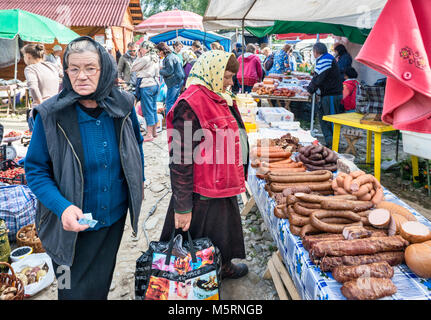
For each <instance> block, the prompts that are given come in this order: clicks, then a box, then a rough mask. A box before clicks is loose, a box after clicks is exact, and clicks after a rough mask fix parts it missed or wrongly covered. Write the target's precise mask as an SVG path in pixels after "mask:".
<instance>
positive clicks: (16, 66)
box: [13, 35, 19, 112]
mask: <svg viewBox="0 0 431 320" xmlns="http://www.w3.org/2000/svg"><path fill="white" fill-rule="evenodd" d="M18 54H19V40H18V35H16V43H15V70H14V80H15V81H14V82H15V84H16V80H17V78H18V61H17V56H18ZM13 92H14V94H13V112H15V107H16V89H14V90H13Z"/></svg>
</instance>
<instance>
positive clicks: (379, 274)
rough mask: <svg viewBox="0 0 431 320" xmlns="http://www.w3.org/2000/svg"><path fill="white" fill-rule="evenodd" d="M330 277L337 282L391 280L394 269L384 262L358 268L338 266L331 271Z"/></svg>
mask: <svg viewBox="0 0 431 320" xmlns="http://www.w3.org/2000/svg"><path fill="white" fill-rule="evenodd" d="M332 276H333V277H334V279H335V280H336V281H338V282H341V283H343V282H347V281H351V280H354V279H357V278H360V277H372V278H388V279H390V278H392V277H393V276H394V269H393V268H392V267H391V266H390V265H389V263H387V262H386V261H382V262H374V263H370V264H361V265H359V266H339V267H336V268H334V269H333V270H332Z"/></svg>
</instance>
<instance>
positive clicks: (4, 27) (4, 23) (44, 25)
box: [0, 9, 79, 43]
mask: <svg viewBox="0 0 431 320" xmlns="http://www.w3.org/2000/svg"><path fill="white" fill-rule="evenodd" d="M16 36H19V37H20V38H21V40H23V41H30V42H43V43H53V42H54V40H55V39H57V41H58V42H59V43H69V42H70V41H72V40H73V39H75V38H77V37H79V34H77V33H76V32H74V31H72V30H70V29H69V28H67V27H66V26H64V25H62V24H61V23H58V22H56V21H54V20H51V19H48V18H46V17H44V16H40V15H37V14H34V13H31V12H28V11H24V10H20V9H11V10H0V38H4V39H15V37H16Z"/></svg>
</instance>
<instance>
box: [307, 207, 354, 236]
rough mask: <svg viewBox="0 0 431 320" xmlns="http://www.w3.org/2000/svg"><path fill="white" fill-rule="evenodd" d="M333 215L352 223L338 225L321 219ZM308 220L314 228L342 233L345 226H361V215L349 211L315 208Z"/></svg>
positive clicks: (332, 216)
mask: <svg viewBox="0 0 431 320" xmlns="http://www.w3.org/2000/svg"><path fill="white" fill-rule="evenodd" d="M335 217H338V218H346V219H350V220H351V221H352V223H350V224H348V225H343V224H341V225H340V224H334V223H327V222H324V221H322V219H323V218H335ZM310 222H311V225H312V226H313V227H315V228H316V229H318V230H321V231H323V232H330V233H342V232H343V229H344V228H345V227H347V226H362V222H361V217H360V216H358V215H357V214H355V213H354V212H351V211H331V210H327V211H323V210H317V211H314V212H313V213H312V214H311V215H310Z"/></svg>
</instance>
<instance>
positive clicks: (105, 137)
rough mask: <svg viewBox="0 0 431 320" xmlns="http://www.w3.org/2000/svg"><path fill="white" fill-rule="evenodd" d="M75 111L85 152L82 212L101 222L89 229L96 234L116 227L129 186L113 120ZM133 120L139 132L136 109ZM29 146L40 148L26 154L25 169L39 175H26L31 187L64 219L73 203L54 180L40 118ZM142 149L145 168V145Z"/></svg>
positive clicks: (102, 114) (78, 108)
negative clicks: (112, 226)
mask: <svg viewBox="0 0 431 320" xmlns="http://www.w3.org/2000/svg"><path fill="white" fill-rule="evenodd" d="M76 112H77V114H78V124H79V129H80V132H81V141H82V146H83V149H84V168H83V169H84V172H83V174H84V204H83V208H81V209H82V211H83V212H84V213H91V214H92V216H93V219H95V220H98V221H99V223H97V224H96V226H95V227H94V228H89V229H87V230H88V231H94V230H98V229H100V228H103V227H107V226H110V225H112V224H114V223H115V222H116V221H118V220H119V219H120V218H121V217H122V216H123V215H124V214H125V213H126V212H127V208H128V195H127V183H126V181H125V177H124V174H123V170H122V168H121V162H120V154H119V148H118V142H117V138H116V135H115V128H114V122H113V120H112V118H111V117H109V115H108V114H107V113H106V112H105V111H103V112H102V113H101V114H100V115H99V116H98V117H97V119H96V118H93V117H91V116H90V115H88V114H86V113H85V112H84V111H82V110H81V108H80V107H79V106H78V105H76ZM130 118H131V120H132V123H133V126H134V127H137V130H138V131H139V122H138V119H137V116H136V113H135V111H134V110H133V111H132V113H131V115H130ZM30 143H31V144H35V145H37V146H38V148H29V151H28V152H27V155H26V159H25V167H26V169H31V171H32V172H33V173H36V174H32V175H29V176H27V182H28V185H29V186H30V188H31V190H32V191H33V193H34V194H35V195H36V196H37V198H38V199H39V200H40V201H41V202H42V203H43V204H44V205H45V206H46V207H47V208H48V209H50V210H51V211H52V212H54V213H55V214H56V215H57V216H58V217H59V218H61V215H62V213H63V211H64V210H65V209H66V208H67V207H68V206H70V205H72V203H71V202H70V201H68V200H67V199H66V198H64V196H63V195H62V194H61V193H60V191H59V189H58V187H57V186H56V183H55V181H54V180H53V179H52V174H51V172H52V170H51V169H50V157H49V153H48V148H47V143H46V136H45V131H44V128H43V123H42V120H41V118H40V116H39V115H37V116H36V119H35V126H34V131H33V134H32V139H31V142H30ZM36 150H37V151H36ZM139 150H140V152H141V158H142V167H144V154H143V151H142V142H141V143H140V145H139ZM143 181H145V177H143ZM74 205H76V204H74Z"/></svg>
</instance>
